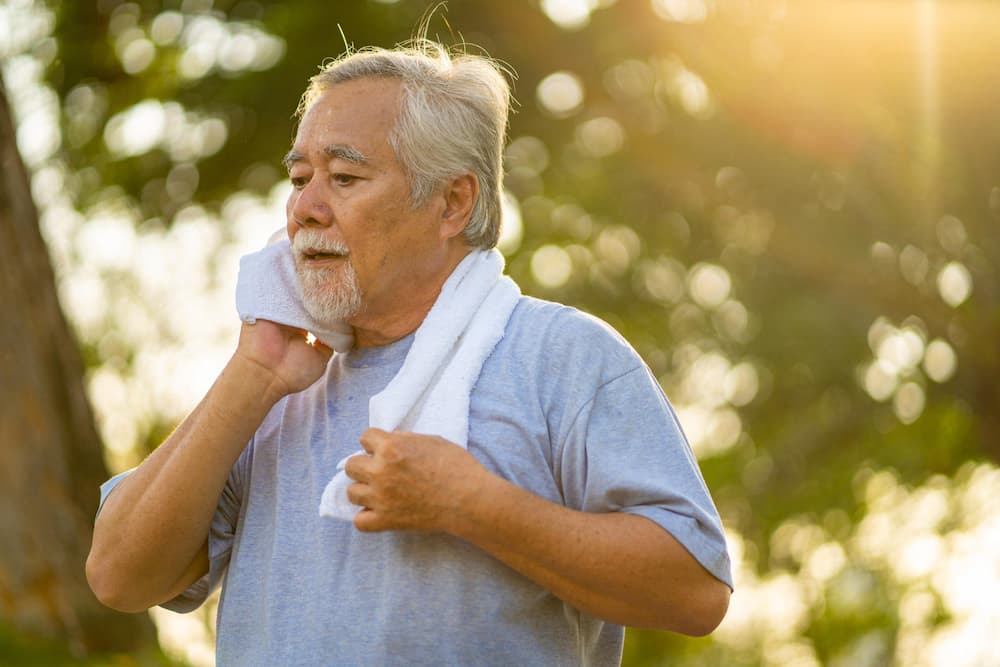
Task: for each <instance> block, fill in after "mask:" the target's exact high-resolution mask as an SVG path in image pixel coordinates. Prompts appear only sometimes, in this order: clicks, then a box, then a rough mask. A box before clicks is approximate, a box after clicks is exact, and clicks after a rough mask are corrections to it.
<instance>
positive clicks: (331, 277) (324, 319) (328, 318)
mask: <svg viewBox="0 0 1000 667" xmlns="http://www.w3.org/2000/svg"><path fill="white" fill-rule="evenodd" d="M296 277H297V278H298V285H297V286H298V291H299V296H300V297H301V299H302V305H303V306H304V307H305V309H306V312H308V313H309V315H310V316H311V317H312V318H313V319H314V320H316V321H317V322H318V323H320V324H328V325H332V324H335V323H338V322H345V321H347V320H349V319H350V318H351V317H353V316H355V315H357V314H358V313H359V312H361V309H362V306H363V303H362V300H361V290H360V289H358V283H357V277H356V275H355V273H354V270H353V268H351V267H347V270H345V271H339V270H337V269H304V268H300V269H299V270H297V271H296Z"/></svg>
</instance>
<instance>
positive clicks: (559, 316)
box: [504, 296, 645, 382]
mask: <svg viewBox="0 0 1000 667" xmlns="http://www.w3.org/2000/svg"><path fill="white" fill-rule="evenodd" d="M504 347H505V348H507V349H508V350H509V351H510V352H511V353H512V354H514V355H515V356H516V357H517V358H519V359H521V360H522V361H527V362H529V363H534V364H536V367H538V368H542V369H549V370H551V371H554V372H557V373H560V374H564V373H566V372H570V371H575V372H574V375H592V377H593V380H595V381H597V382H602V381H608V380H611V379H614V378H615V377H617V376H619V375H622V374H624V373H627V372H629V371H632V370H635V369H636V368H639V367H642V366H644V365H645V364H644V363H643V361H642V359H640V357H639V355H638V353H637V352H636V351H635V350H634V349H633V348H632V346H631V345H630V344H629V343H628V341H626V340H625V338H624V337H622V335H621V334H620V333H618V332H617V331H616V330H615V329H614V328H613V327H612V326H611V325H609V324H608V323H607V322H605V321H603V320H601V319H600V318H598V317H595V316H593V315H591V314H589V313H585V312H583V311H581V310H579V309H577V308H573V307H572V306H566V305H563V304H559V303H555V302H552V301H545V300H543V299H538V298H534V297H529V296H522V297H521V299H520V301H519V302H518V304H517V306H516V307H515V308H514V312H513V313H511V317H510V320H509V321H508V323H507V329H506V332H505V334H504ZM587 369H589V370H590V371H596V374H595V373H590V372H586V371H587Z"/></svg>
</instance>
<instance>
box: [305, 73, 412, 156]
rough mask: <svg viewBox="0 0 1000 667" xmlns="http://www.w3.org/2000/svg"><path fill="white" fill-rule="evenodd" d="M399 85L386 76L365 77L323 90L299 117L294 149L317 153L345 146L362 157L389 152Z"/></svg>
mask: <svg viewBox="0 0 1000 667" xmlns="http://www.w3.org/2000/svg"><path fill="white" fill-rule="evenodd" d="M400 89H401V84H400V82H399V81H398V80H395V79H389V78H365V79H357V80H354V81H346V82H343V83H337V84H334V85H333V86H331V87H329V88H328V89H326V90H325V91H324V92H323V93H322V94H321V95H320V96H319V97H317V98H316V101H315V102H313V104H312V105H311V106H310V107H309V109H308V110H307V111H306V113H305V114H304V115H303V116H302V121H301V123H299V127H298V130H297V131H296V134H295V144H294V150H295V151H296V152H298V153H302V154H304V155H308V156H310V157H311V156H312V154H314V153H315V154H317V156H318V155H319V154H321V153H323V152H324V151H326V150H327V149H328V147H329V146H333V145H338V146H349V147H353V148H355V149H356V150H358V151H359V152H360V153H362V154H364V155H366V156H378V155H384V154H385V152H386V151H389V152H390V153H391V152H392V148H391V146H390V145H389V140H388V137H389V132H390V131H391V130H392V128H393V127H394V125H395V123H396V117H397V115H398V113H399V97H400Z"/></svg>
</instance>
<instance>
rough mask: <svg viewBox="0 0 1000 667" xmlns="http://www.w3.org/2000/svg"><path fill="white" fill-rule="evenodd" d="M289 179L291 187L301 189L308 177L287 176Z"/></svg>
mask: <svg viewBox="0 0 1000 667" xmlns="http://www.w3.org/2000/svg"><path fill="white" fill-rule="evenodd" d="M289 180H290V181H291V182H292V187H293V188H295V189H296V190H301V189H302V188H304V187H306V184H307V183H309V179H308V178H306V177H305V176H289Z"/></svg>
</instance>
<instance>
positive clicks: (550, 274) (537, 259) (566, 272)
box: [531, 244, 573, 289]
mask: <svg viewBox="0 0 1000 667" xmlns="http://www.w3.org/2000/svg"><path fill="white" fill-rule="evenodd" d="M572 273H573V261H572V260H571V259H570V256H569V255H568V254H567V253H566V251H565V250H563V249H562V248H560V247H559V246H557V245H552V244H547V245H543V246H542V247H540V248H539V249H538V250H536V251H535V252H534V253H533V254H532V255H531V275H532V276H533V277H534V279H535V281H536V282H537V283H538V284H539V285H541V286H543V287H548V288H551V289H555V288H557V287H562V286H563V285H565V284H566V281H568V280H569V278H570V275H572Z"/></svg>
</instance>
